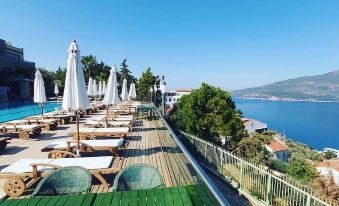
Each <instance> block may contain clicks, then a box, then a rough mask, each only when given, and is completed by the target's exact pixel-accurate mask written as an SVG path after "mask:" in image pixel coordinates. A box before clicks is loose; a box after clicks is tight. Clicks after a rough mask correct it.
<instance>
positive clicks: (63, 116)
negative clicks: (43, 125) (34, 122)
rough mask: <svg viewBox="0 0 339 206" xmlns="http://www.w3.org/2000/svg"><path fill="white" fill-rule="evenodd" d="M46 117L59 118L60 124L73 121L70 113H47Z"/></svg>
mask: <svg viewBox="0 0 339 206" xmlns="http://www.w3.org/2000/svg"><path fill="white" fill-rule="evenodd" d="M44 118H45V119H57V120H58V122H59V123H60V124H68V123H69V122H70V121H71V118H72V116H70V115H68V114H57V113H54V112H51V113H46V114H45V115H44Z"/></svg>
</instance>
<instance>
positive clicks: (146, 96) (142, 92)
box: [136, 67, 158, 101]
mask: <svg viewBox="0 0 339 206" xmlns="http://www.w3.org/2000/svg"><path fill="white" fill-rule="evenodd" d="M157 80H158V77H157V76H154V75H153V73H152V71H151V68H150V67H148V68H147V69H146V71H145V72H142V74H141V77H140V78H139V81H138V82H137V85H136V87H137V88H138V90H137V99H138V100H139V101H149V100H150V91H149V90H150V88H153V86H154V84H155V83H156V82H157Z"/></svg>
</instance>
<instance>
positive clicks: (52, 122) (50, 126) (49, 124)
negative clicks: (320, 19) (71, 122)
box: [25, 116, 58, 130]
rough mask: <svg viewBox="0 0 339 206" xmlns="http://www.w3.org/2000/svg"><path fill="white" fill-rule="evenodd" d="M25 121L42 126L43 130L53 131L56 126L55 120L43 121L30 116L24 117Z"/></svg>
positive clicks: (37, 117) (39, 117)
mask: <svg viewBox="0 0 339 206" xmlns="http://www.w3.org/2000/svg"><path fill="white" fill-rule="evenodd" d="M25 119H26V120H28V121H29V124H40V125H43V126H44V129H45V130H54V129H56V128H57V126H58V120H57V119H46V118H45V119H44V118H42V117H41V116H31V117H26V118H25Z"/></svg>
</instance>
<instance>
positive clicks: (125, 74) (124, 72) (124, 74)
mask: <svg viewBox="0 0 339 206" xmlns="http://www.w3.org/2000/svg"><path fill="white" fill-rule="evenodd" d="M119 72H120V75H119V76H118V77H120V78H118V82H119V87H118V90H119V94H120V93H121V88H122V83H123V81H124V79H126V80H127V84H128V85H129V84H131V83H132V82H134V83H135V82H136V81H137V79H136V78H135V77H134V76H133V75H132V72H131V71H130V70H129V69H128V65H127V58H126V59H124V60H123V61H122V63H121V65H120V70H119Z"/></svg>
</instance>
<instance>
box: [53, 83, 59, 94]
mask: <svg viewBox="0 0 339 206" xmlns="http://www.w3.org/2000/svg"><path fill="white" fill-rule="evenodd" d="M54 94H55V95H56V96H58V94H59V87H58V84H54Z"/></svg>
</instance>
